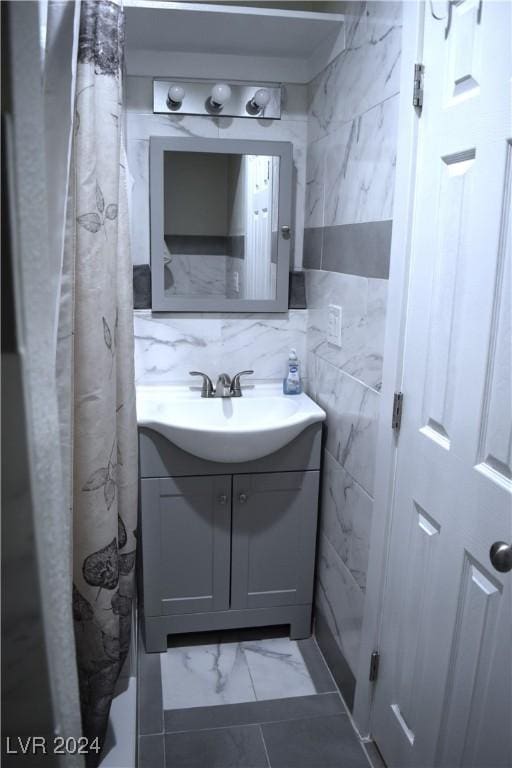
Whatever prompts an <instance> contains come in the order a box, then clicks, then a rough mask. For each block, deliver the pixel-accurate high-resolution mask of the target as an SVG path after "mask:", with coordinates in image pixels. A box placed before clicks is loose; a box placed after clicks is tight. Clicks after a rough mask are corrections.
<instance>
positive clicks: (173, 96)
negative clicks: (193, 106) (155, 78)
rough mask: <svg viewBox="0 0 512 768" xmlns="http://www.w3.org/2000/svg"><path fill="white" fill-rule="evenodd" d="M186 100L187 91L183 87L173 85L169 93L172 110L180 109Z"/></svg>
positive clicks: (168, 100) (168, 98) (168, 97)
mask: <svg viewBox="0 0 512 768" xmlns="http://www.w3.org/2000/svg"><path fill="white" fill-rule="evenodd" d="M184 98H185V89H184V88H183V86H182V85H171V87H170V88H169V91H168V93H167V102H168V104H169V106H170V107H171V109H179V108H180V107H181V105H182V102H183V99H184Z"/></svg>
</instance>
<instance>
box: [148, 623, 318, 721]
mask: <svg viewBox="0 0 512 768" xmlns="http://www.w3.org/2000/svg"><path fill="white" fill-rule="evenodd" d="M160 663H161V671H162V694H163V708H164V709H186V708H188V707H204V706H211V705H215V704H239V703H241V702H245V701H260V700H263V699H279V698H286V697H289V696H308V695H310V694H314V693H316V690H315V686H314V685H313V682H312V680H311V677H310V675H309V672H308V670H307V667H306V665H305V663H304V660H303V658H302V654H301V652H300V650H299V648H298V646H297V643H296V642H294V641H293V640H290V639H289V638H287V637H275V638H270V639H265V640H251V641H244V642H232V643H216V644H212V645H194V646H185V647H177V648H168V650H167V653H162V654H160Z"/></svg>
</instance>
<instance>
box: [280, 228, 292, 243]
mask: <svg viewBox="0 0 512 768" xmlns="http://www.w3.org/2000/svg"><path fill="white" fill-rule="evenodd" d="M281 235H282V236H283V237H284V239H285V240H289V239H290V237H291V230H290V227H289V226H288V225H287V224H283V226H282V227H281Z"/></svg>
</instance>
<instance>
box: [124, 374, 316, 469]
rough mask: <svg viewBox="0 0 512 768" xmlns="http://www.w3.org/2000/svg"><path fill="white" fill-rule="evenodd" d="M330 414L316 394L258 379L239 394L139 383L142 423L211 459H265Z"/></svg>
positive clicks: (185, 447) (174, 441)
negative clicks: (289, 391)
mask: <svg viewBox="0 0 512 768" xmlns="http://www.w3.org/2000/svg"><path fill="white" fill-rule="evenodd" d="M324 419H325V412H324V411H323V410H322V409H321V408H320V407H319V406H318V405H317V404H316V403H314V402H313V400H311V398H310V397H308V396H307V395H305V394H301V395H283V393H282V390H281V387H280V385H268V384H264V385H261V386H258V385H255V386H254V388H252V389H247V390H244V392H243V396H242V397H233V398H220V397H219V398H202V397H201V396H200V392H199V389H194V390H191V389H190V388H188V387H178V386H172V385H162V384H149V385H140V386H138V387H137V421H138V424H139V426H141V427H148V428H150V429H153V430H155V432H159V433H160V434H161V435H163V436H164V437H166V438H167V439H168V440H170V441H171V442H172V443H174V444H175V445H177V446H178V447H179V448H182V449H183V450H184V451H188V453H191V454H193V455H194V456H199V458H201V459H207V460H208V461H219V462H242V461H253V460H254V459H261V458H262V456H267V455H268V454H269V453H273V452H274V451H277V450H279V448H282V447H283V446H285V445H286V444H287V443H289V442H290V441H291V440H293V438H294V437H297V435H299V434H300V433H301V432H302V431H303V430H304V429H306V427H308V426H309V425H310V424H314V423H315V422H317V421H324Z"/></svg>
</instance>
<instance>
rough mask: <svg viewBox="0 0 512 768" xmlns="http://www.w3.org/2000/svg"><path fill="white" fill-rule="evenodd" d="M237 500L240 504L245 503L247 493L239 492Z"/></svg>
mask: <svg viewBox="0 0 512 768" xmlns="http://www.w3.org/2000/svg"><path fill="white" fill-rule="evenodd" d="M238 501H239V502H240V504H245V502H246V501H247V494H246V493H241V494H240V496H239V497H238Z"/></svg>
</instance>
